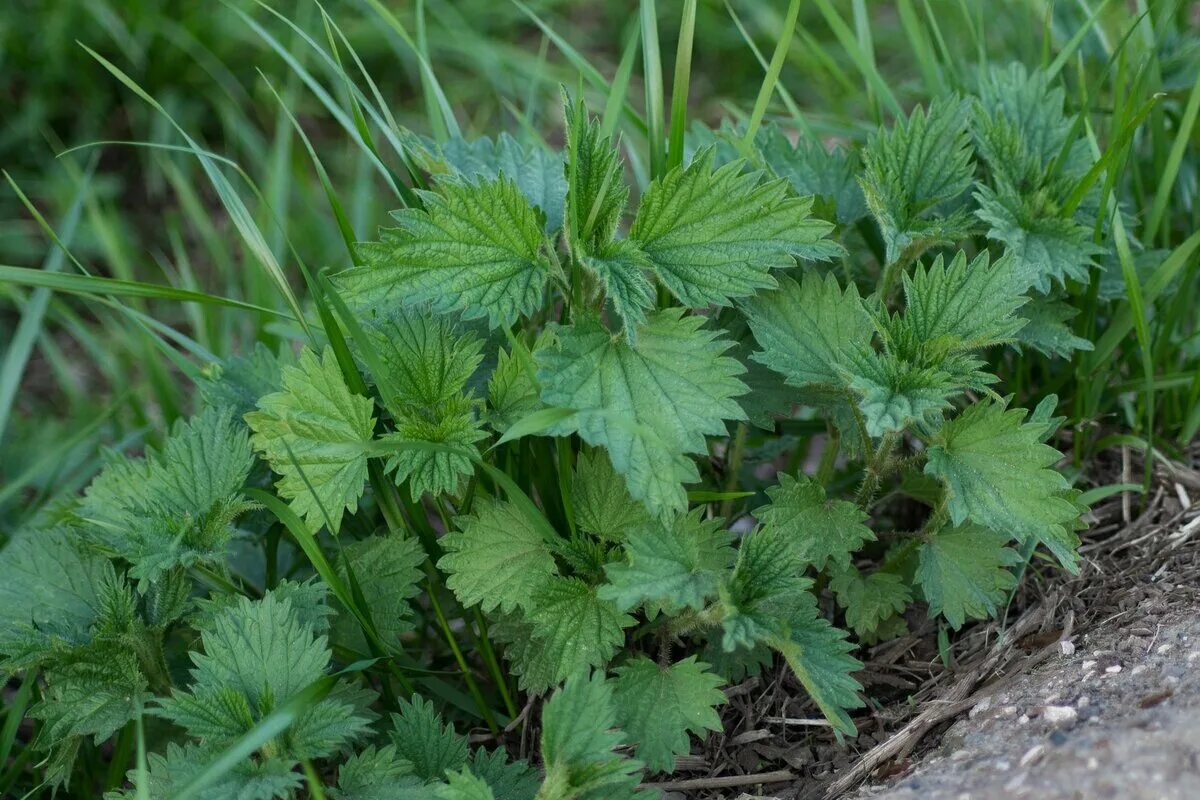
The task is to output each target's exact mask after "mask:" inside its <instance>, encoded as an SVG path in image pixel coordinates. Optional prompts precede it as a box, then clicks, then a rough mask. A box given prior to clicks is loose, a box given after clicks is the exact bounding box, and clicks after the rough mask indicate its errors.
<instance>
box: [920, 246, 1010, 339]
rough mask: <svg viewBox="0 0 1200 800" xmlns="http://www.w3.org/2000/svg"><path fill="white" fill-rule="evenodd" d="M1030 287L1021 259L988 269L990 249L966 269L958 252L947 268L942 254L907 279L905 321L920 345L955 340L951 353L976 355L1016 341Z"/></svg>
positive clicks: (963, 255)
mask: <svg viewBox="0 0 1200 800" xmlns="http://www.w3.org/2000/svg"><path fill="white" fill-rule="evenodd" d="M1027 288H1029V287H1028V284H1027V283H1026V281H1025V274H1024V273H1023V272H1022V270H1021V267H1020V265H1019V263H1018V261H1017V259H1015V258H1013V257H1012V256H1009V255H1005V256H1002V257H1001V258H998V259H997V260H996V261H995V262H994V263H991V264H989V259H988V253H987V251H986V250H984V251H983V252H981V253H980V254H979V255H977V256H976V257H975V258H974V259H973V260H972V261H971V263H970V264H969V265H968V264H967V256H966V253H964V252H963V251H962V250H959V251H958V253H957V254H956V255H955V256H954V258H953V259H952V260H951V261H950V266H948V267H947V266H946V265H945V263H944V262H943V260H942V256H941V255H938V256H937V257H936V258H935V259H934V260H933V265H932V266H930V267H924V266H918V267H917V268H916V269H915V270H914V271H913V273H912V275H909V274H907V273H906V274H905V275H904V297H905V306H904V322H905V324H906V325H907V326H908V328H909V329H910V330H911V331H912V332H913V335H914V337H915V338H917V339H918V340H924V341H932V340H934V339H937V338H939V337H943V336H949V337H953V338H954V340H955V342H954V344H953V345H952V346H951V349H952V350H960V349H961V350H976V349H979V348H982V347H991V346H992V345H996V344H1000V343H1002V342H1007V341H1010V340H1012V338H1013V337H1014V336H1015V335H1016V334H1017V332H1018V331H1020V329H1021V328H1022V327H1024V325H1025V322H1024V320H1023V319H1022V318H1021V317H1019V316H1017V315H1015V313H1014V312H1015V311H1016V310H1017V309H1018V308H1020V307H1021V306H1022V305H1024V304H1025V302H1026V299H1027V298H1025V297H1024V296H1023V295H1024V292H1025V290H1026V289H1027Z"/></svg>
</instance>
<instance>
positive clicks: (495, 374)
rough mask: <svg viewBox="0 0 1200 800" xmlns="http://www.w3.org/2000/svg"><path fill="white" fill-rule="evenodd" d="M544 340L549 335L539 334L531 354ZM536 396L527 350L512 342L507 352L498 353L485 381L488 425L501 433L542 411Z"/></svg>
mask: <svg viewBox="0 0 1200 800" xmlns="http://www.w3.org/2000/svg"><path fill="white" fill-rule="evenodd" d="M548 341H549V334H542V336H540V337H539V339H538V345H535V346H534V349H533V352H536V351H537V350H538V349H540V346H541V345H544V344H545V343H546V342H548ZM539 395H540V387H539V386H538V383H537V375H536V367H535V366H534V358H533V353H531V352H530V350H529V348H527V347H526V346H525V345H524V344H522V343H521V342H519V341H514V342H513V343H512V347H511V348H510V349H509V350H500V353H499V356H498V358H497V361H496V368H495V369H494V370H492V374H491V376H490V377H489V378H488V388H487V400H488V411H487V414H486V419H487V422H488V424H489V425H491V426H492V427H493V428H494V429H495V430H497V431H499V432H500V433H505V432H506V431H507V430H508V429H509V428H510V427H512V426H513V424H514V423H516V422H517V421H518V420H521V419H524V418H526V417H528V416H529V415H531V414H534V413H536V412H538V411H541V410H542V409H544V408H545V405H544V404H543V403H542V399H541V397H540V396H539Z"/></svg>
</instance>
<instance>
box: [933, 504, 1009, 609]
mask: <svg viewBox="0 0 1200 800" xmlns="http://www.w3.org/2000/svg"><path fill="white" fill-rule="evenodd" d="M1008 541H1009V537H1008V536H1007V535H1006V534H1003V533H997V532H995V531H990V530H988V529H986V528H983V527H980V526H978V525H972V524H969V523H968V524H966V525H961V526H958V527H954V528H945V529H943V530H940V531H938V532H937V533H935V534H933V535H932V536H930V537H929V540H928V541H927V542H925V544H923V545H922V546H921V549H920V553H919V557H918V558H919V560H918V564H917V571H916V581H917V584H918V585H920V587H921V593H922V594H923V595H924V596H925V600H926V602H928V603H929V612H930V613H931V614H941V615H942V616H944V617H945V618H946V621H947V622H949V623H950V625H951V626H952V627H953V628H955V629H958V628H961V627H962V625H963V623H964V622H965V621H966V620H967V618H968V617H970V618H973V619H987V618H988V617H990V616H991V615H993V614H995V613H996V609H997V608H998V607H999V604H1000V603H1002V602H1004V598H1005V597H1006V596H1007V594H1008V592H1009V591H1010V590H1011V589H1012V587H1014V586H1016V583H1017V579H1016V576H1015V575H1014V574H1013V573H1012V571H1011V570H1010V569H1009V567H1012V566H1014V565H1015V564H1019V563H1020V562H1021V557H1020V556H1019V555H1018V554H1017V552H1016V551H1015V550H1013V549H1011V548H1009V547H1006V546H1005V545H1006V544H1007V543H1008Z"/></svg>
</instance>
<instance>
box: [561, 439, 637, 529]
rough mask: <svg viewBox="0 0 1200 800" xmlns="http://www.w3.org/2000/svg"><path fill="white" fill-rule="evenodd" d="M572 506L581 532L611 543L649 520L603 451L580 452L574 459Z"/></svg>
mask: <svg viewBox="0 0 1200 800" xmlns="http://www.w3.org/2000/svg"><path fill="white" fill-rule="evenodd" d="M571 507H572V508H573V509H574V510H575V524H576V525H577V526H578V527H579V529H580V530H582V531H585V532H587V533H590V534H592V535H593V536H599V537H600V538H601V539H607V540H608V541H611V542H619V541H621V540H623V539H624V538H625V535H626V534H627V533H628V532H629V531H631V530H632V529H634V528H636V527H639V526H641V525H642V524H643V523H646V522H649V521H650V515H649V514H648V513H647V512H646V507H645V506H643V505H642V504H641V503H637V502H634V500H633V498H632V497H630V496H629V490H628V489H627V488H625V480H624V479H623V478H622V477H621V476H620V475H619V474H618V473H617V471H616V470H615V469H613V465H612V462H611V461H610V460H609V459H608V455H607V454H606V453H605V452H604V451H602V450H592V451H591V452H590V453H589V452H586V451H585V452H582V453H580V454H579V457H578V458H577V459H576V461H575V472H574V474H572V476H571Z"/></svg>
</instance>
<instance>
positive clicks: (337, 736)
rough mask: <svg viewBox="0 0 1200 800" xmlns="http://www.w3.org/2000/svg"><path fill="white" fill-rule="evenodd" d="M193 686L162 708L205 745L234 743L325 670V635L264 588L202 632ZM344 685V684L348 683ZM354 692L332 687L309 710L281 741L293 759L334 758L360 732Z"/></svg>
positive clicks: (363, 723) (363, 721)
mask: <svg viewBox="0 0 1200 800" xmlns="http://www.w3.org/2000/svg"><path fill="white" fill-rule="evenodd" d="M201 641H202V642H203V645H204V652H203V653H200V652H193V653H192V654H191V658H192V663H193V664H194V666H193V668H192V670H191V685H190V686H189V687H188V689H187V690H182V689H175V690H173V691H172V693H171V697H169V698H165V699H163V700H161V701H160V702H159V705H160V709H159V713H160V714H161V715H162V716H164V717H166V718H168V719H170V720H171V721H172V722H174V723H175V724H176V725H179V726H180V727H182V728H184V729H185V730H187V731H188V733H189V734H190V735H191V736H193V737H195V738H197V739H200V740H202V741H204V742H205V743H226V744H228V743H231V742H233V741H235V740H236V739H237V738H238V737H240V736H241V735H243V734H245V733H246V732H247V731H249V730H250V729H251V728H253V727H254V726H255V724H257V722H258V721H259V720H261V719H262V718H263V717H265V716H266V715H268V714H269V713H270V712H272V711H273V710H275V708H276V707H278V706H279V705H280V704H282V703H283V702H285V701H286V700H288V699H289V698H291V697H292V696H293V695H296V694H297V693H299V692H300V691H301V690H302V689H305V688H306V687H308V686H309V685H310V684H312V683H313V682H314V681H316V680H318V679H319V678H321V677H322V676H324V675H325V673H326V671H327V669H328V667H329V660H330V656H331V653H330V651H329V649H328V646H327V644H326V640H325V637H324V636H317V635H315V634H314V632H313V630H312V628H311V627H310V626H308V625H306V624H305V623H304V622H302V621H301V619H300V617H299V616H298V615H297V614H296V612H295V611H294V610H293V608H292V604H291V601H290V600H286V599H284V600H281V599H279V598H276V597H275V596H274V595H272V594H271V593H270V592H268V593H267V594H266V595H265V596H264V597H263V599H262V600H259V601H251V600H249V599H247V598H244V597H243V598H239V601H238V603H237V604H236V605H234V606H230V607H228V608H226V609H225V610H223V611H222V612H220V613H218V614H217V615H216V616H215V617H214V618H213V620H212V623H211V627H208V628H206V629H204V630H202V631H201ZM347 688H348V687H347ZM357 705H358V703H357V702H355V700H354V699H353V693H349V692H347V691H346V688H343V689H342V690H340V691H339V690H338V689H335V690H334V692H333V693H331V694H330V695H328V696H327V697H325V698H324V699H323V700H320V701H319V702H317V703H315V704H313V705H312V706H311V707H309V708H308V709H306V710H305V711H304V712H303V713H302V715H301V716H300V718H299V719H297V720H296V722H295V723H294V724H293V726H292V728H291V730H290V731H289V733H288V735H287V736H286V738H285V739H283V741H282V742H281V744H280V748H279V751H278V752H279V754H280V755H289V756H291V757H293V758H313V757H320V756H327V755H331V754H332V753H334V752H337V751H338V750H340V749H341V748H342V747H343V746H345V745H346V744H348V743H350V742H352V741H354V740H355V739H356V738H358V737H360V736H362V735H363V734H364V733H365V732H366V730H367V727H368V724H369V722H370V718H368V717H366V716H364V715H363V713H362V712H361V711H360V709H359V708H357V707H356V706H357Z"/></svg>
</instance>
